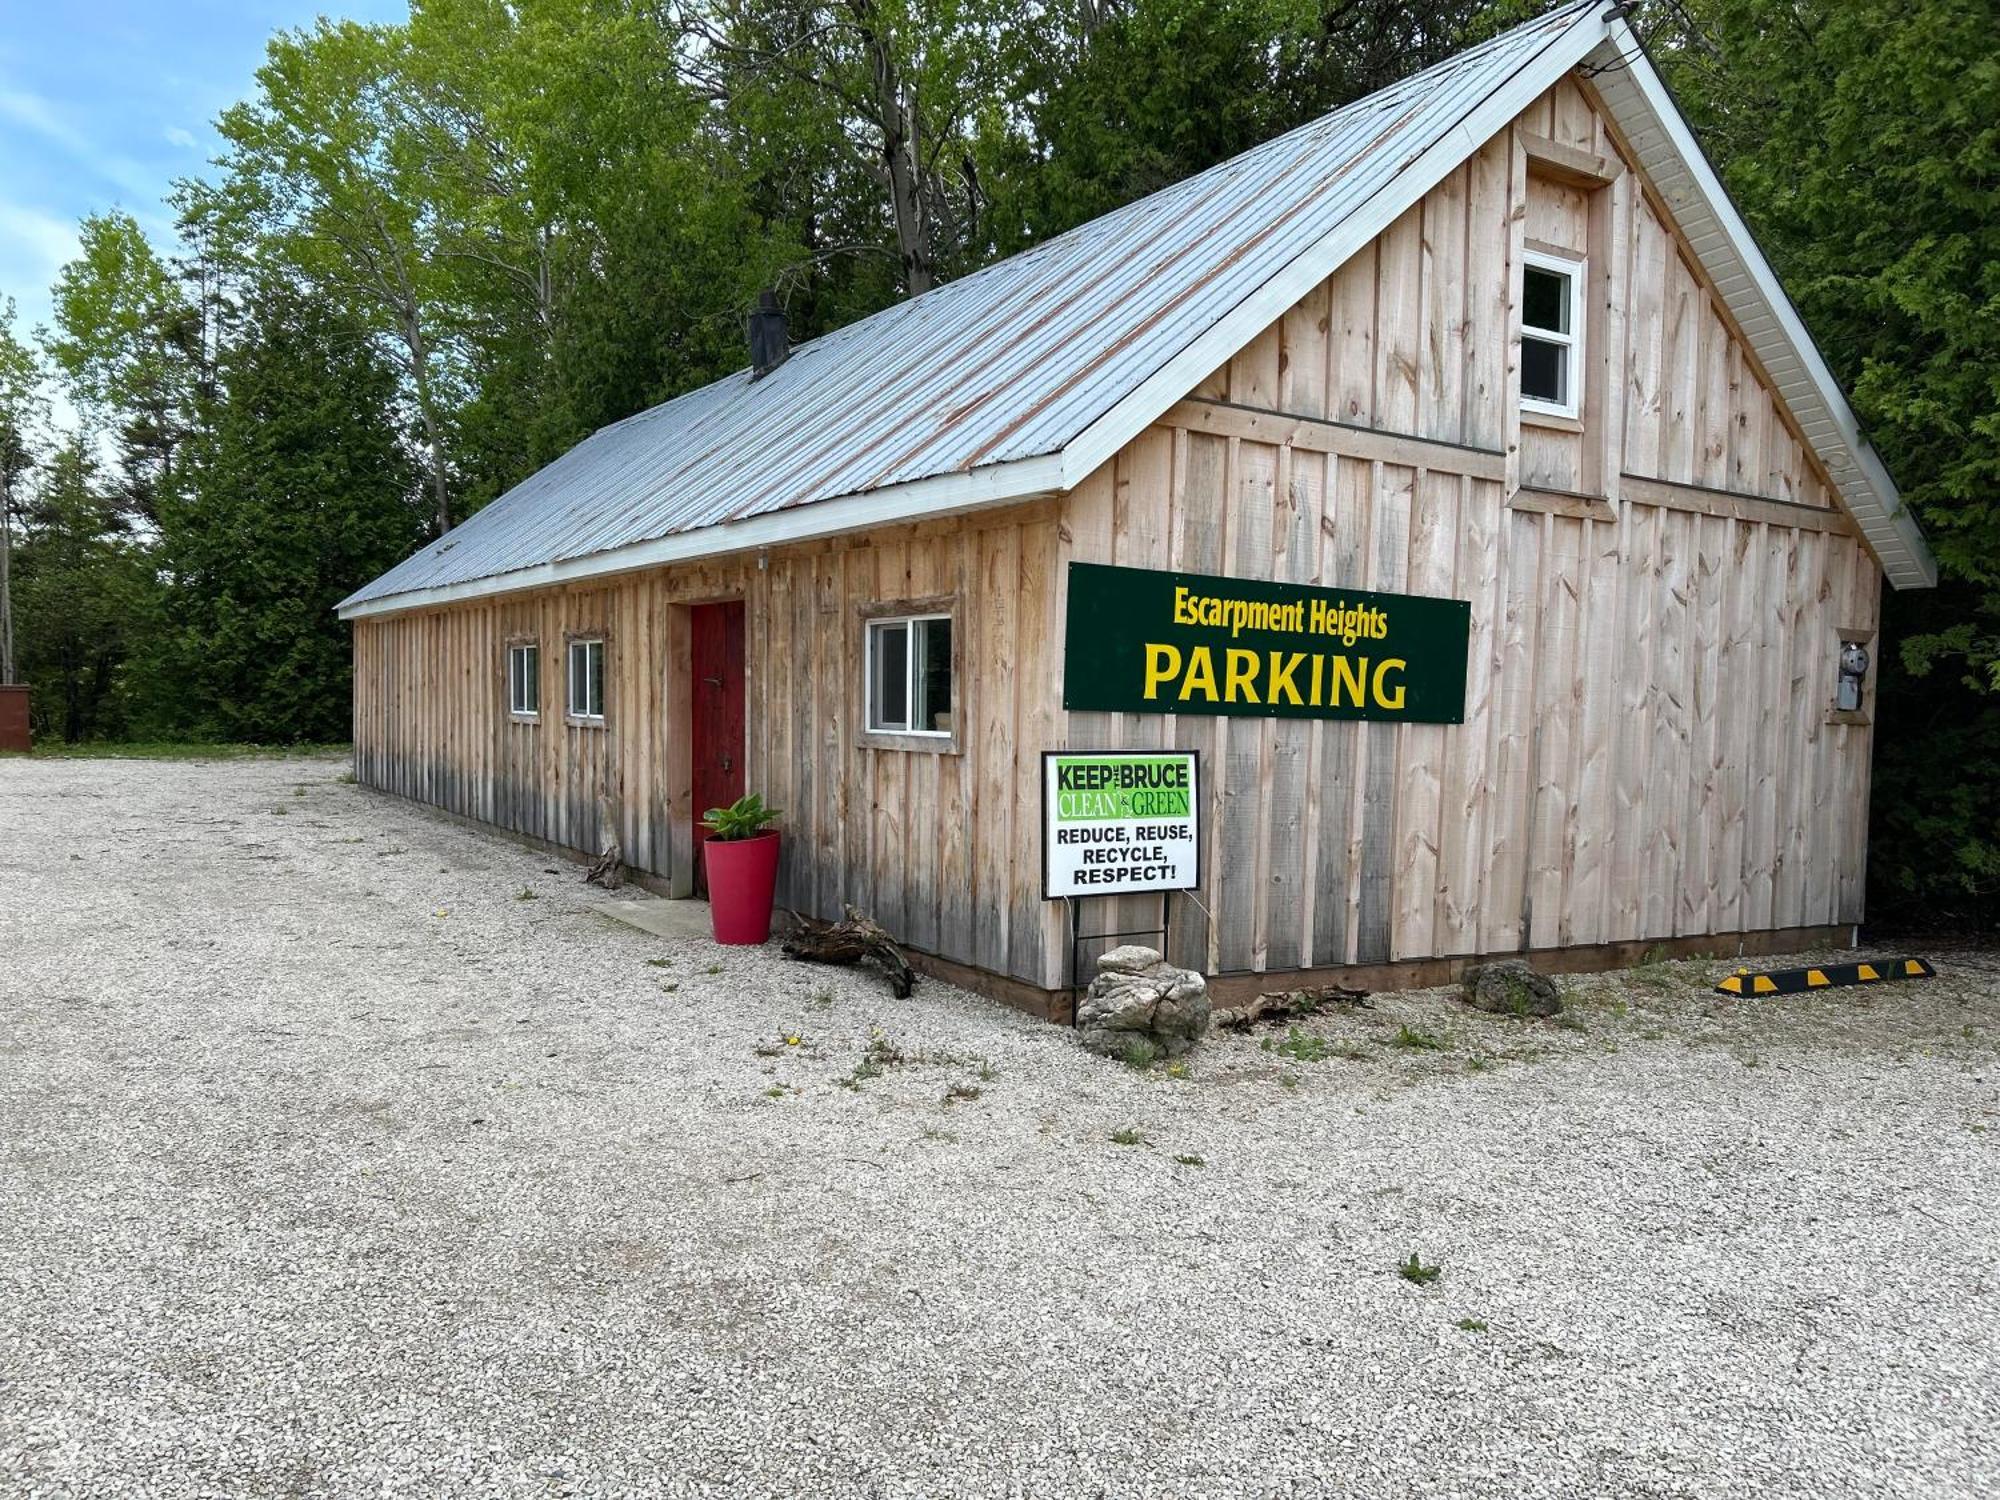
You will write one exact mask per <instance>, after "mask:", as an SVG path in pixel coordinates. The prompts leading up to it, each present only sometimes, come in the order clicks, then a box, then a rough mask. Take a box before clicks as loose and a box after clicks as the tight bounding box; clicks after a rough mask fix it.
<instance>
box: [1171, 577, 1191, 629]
mask: <svg viewBox="0 0 2000 1500" xmlns="http://www.w3.org/2000/svg"><path fill="white" fill-rule="evenodd" d="M1174 623H1175V624H1176V625H1192V624H1194V623H1195V620H1194V614H1193V611H1192V610H1190V609H1189V608H1188V589H1187V585H1186V584H1184V583H1177V584H1175V585H1174Z"/></svg>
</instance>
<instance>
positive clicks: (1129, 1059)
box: [1118, 1036, 1160, 1073]
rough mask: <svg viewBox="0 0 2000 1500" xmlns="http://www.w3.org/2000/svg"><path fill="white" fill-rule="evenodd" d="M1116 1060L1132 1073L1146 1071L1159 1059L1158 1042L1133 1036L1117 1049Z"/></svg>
mask: <svg viewBox="0 0 2000 1500" xmlns="http://www.w3.org/2000/svg"><path fill="white" fill-rule="evenodd" d="M1118 1060H1119V1061H1120V1062H1122V1063H1123V1064H1125V1066H1126V1067H1128V1068H1130V1069H1131V1070H1132V1071H1133V1072H1134V1073H1146V1072H1150V1071H1151V1070H1152V1067H1153V1064H1154V1063H1156V1062H1158V1061H1159V1060H1160V1044H1159V1043H1158V1042H1154V1041H1149V1040H1148V1039H1147V1038H1145V1037H1143V1036H1135V1037H1133V1038H1132V1040H1131V1041H1129V1042H1127V1043H1126V1044H1125V1045H1124V1046H1122V1047H1120V1048H1119V1049H1118Z"/></svg>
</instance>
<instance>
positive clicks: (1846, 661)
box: [1833, 641, 1868, 713]
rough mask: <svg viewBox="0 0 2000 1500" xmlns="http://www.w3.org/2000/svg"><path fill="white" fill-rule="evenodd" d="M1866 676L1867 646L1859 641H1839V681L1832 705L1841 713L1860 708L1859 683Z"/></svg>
mask: <svg viewBox="0 0 2000 1500" xmlns="http://www.w3.org/2000/svg"><path fill="white" fill-rule="evenodd" d="M1867 677H1868V648H1867V647H1866V646H1864V645H1862V644H1861V642H1859V641H1842V642H1841V643H1840V682H1839V685H1838V686H1837V687H1836V688H1835V689H1834V695H1833V706H1834V707H1835V708H1837V709H1839V710H1840V711H1841V712H1843V713H1857V712H1859V711H1860V708H1861V685H1862V683H1863V682H1864V681H1866V679H1867Z"/></svg>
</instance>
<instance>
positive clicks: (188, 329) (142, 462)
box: [46, 212, 201, 519]
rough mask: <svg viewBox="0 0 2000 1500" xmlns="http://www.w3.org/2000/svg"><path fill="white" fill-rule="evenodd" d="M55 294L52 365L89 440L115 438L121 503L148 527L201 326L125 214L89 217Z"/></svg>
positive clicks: (182, 416)
mask: <svg viewBox="0 0 2000 1500" xmlns="http://www.w3.org/2000/svg"><path fill="white" fill-rule="evenodd" d="M78 240H79V242H80V245H81V249H80V250H79V252H78V254H77V257H76V259H74V260H72V261H70V262H69V263H68V264H66V265H65V266H63V268H62V270H61V272H60V273H58V275H57V277H56V284H55V288H54V304H55V328H54V330H53V331H52V332H50V333H49V334H48V335H47V339H46V342H47V348H48V354H49V359H50V362H51V363H52V364H53V365H54V366H55V368H56V370H57V371H58V372H59V373H60V374H61V375H62V377H63V378H64V380H65V381H66V382H67V384H68V386H69V391H70V395H71V398H72V400H73V401H74V404H75V406H76V409H77V411H78V413H79V414H80V416H81V417H82V419H83V423H84V432H85V433H86V435H90V436H95V435H96V434H99V433H106V434H109V435H111V436H113V437H115V438H116V440H117V442H118V445H119V451H120V454H121V456H122V459H123V469H124V494H123V497H122V498H123V503H124V504H125V505H126V506H127V507H128V508H130V509H131V510H132V511H133V512H135V513H136V514H138V515H140V516H143V517H146V518H148V519H150V518H151V517H152V516H153V514H154V512H155V509H156V507H157V505H158V499H159V494H160V491H161V490H162V489H163V488H164V487H165V486H167V485H169V484H171V483H172V482H173V478H174V461H175V455H176V453H177V452H178V450H179V448H180V445H181V443H182V441H183V440H184V439H185V437H186V435H187V431H188V426H189V423H190V420H191V403H192V400H193V394H194V381H193V372H194V368H195V364H196V361H197V358H198V356H199V353H200V341H201V338H200V335H201V327H200V318H199V316H198V314H197V313H196V312H195V310H194V309H192V308H190V307H189V306H188V304H187V302H186V300H185V299H184V298H183V297H182V296H181V289H180V286H179V284H178V283H177V281H176V279H175V277H174V274H173V272H172V271H171V270H170V269H169V268H168V266H167V264H166V262H165V261H163V260H162V259H161V258H160V256H159V254H158V253H157V252H156V251H155V250H154V249H153V246H152V244H151V242H150V241H148V240H147V238H146V235H145V232H144V231H143V230H141V229H140V227H139V223H138V221H137V220H136V219H134V218H133V217H132V216H131V215H130V214H127V213H122V212H113V213H108V214H90V215H87V216H86V217H85V218H84V220H83V223H82V225H81V226H80V227H79V229H78Z"/></svg>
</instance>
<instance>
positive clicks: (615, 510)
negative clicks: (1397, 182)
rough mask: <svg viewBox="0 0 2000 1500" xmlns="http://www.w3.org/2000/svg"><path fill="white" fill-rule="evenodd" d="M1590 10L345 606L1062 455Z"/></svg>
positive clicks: (608, 435)
mask: <svg viewBox="0 0 2000 1500" xmlns="http://www.w3.org/2000/svg"><path fill="white" fill-rule="evenodd" d="M1588 9H1589V6H1588V3H1587V0H1586V3H1585V4H1582V5H1577V6H1571V7H1566V8H1564V9H1562V10H1559V11H1555V12H1552V13H1551V14H1549V15H1547V16H1544V17H1541V18H1540V19H1538V20H1536V21H1533V22H1530V23H1528V24H1527V25H1525V26H1521V27H1517V28H1516V29H1514V30H1512V31H1510V32H1507V33H1505V34H1504V35H1502V36H1499V37H1497V38H1495V39H1494V40H1492V41H1490V42H1487V43H1485V44H1483V45H1481V46H1478V47H1475V48H1472V49H1471V50H1469V51H1466V52H1463V53H1461V54H1459V55H1458V56H1456V57H1453V58H1451V59H1449V60H1447V61H1446V62H1444V63H1441V64H1439V65H1438V66H1436V67H1434V68H1431V69H1429V70H1428V71H1426V72H1423V73H1419V74H1417V75H1415V76H1414V77H1411V78H1409V79H1406V80H1405V81H1403V82H1402V83H1399V84H1397V85H1395V86H1394V87H1391V88H1388V89H1385V90H1383V91H1382V92H1380V93H1377V94H1373V95H1371V96H1369V97H1368V98H1366V99H1363V100H1360V101H1358V102H1356V103H1354V104H1351V105H1349V106H1347V107H1346V108H1345V109H1341V110H1337V111H1336V112H1334V113H1333V114H1330V115H1327V116H1325V117H1324V118H1322V119H1319V120H1316V121H1314V122H1313V123H1311V124H1309V125H1305V126H1302V127H1301V128H1299V129H1297V130H1294V131H1292V132H1291V133H1289V134H1287V135H1284V136H1280V137H1278V138H1277V139H1275V140H1272V141H1268V142H1266V143H1265V144H1264V145H1261V146H1258V147H1256V148H1255V149H1253V150H1250V151H1247V152H1245V153H1244V154H1243V155H1241V156H1239V157H1236V158H1235V159H1233V160H1231V161H1228V162H1224V163H1223V164H1221V165H1220V166H1217V167H1213V168H1211V169H1210V170H1208V171H1206V172H1203V173H1201V174H1200V175H1198V176H1195V177H1191V178H1189V179H1187V180H1186V181H1184V182H1181V183H1178V184H1176V185H1175V186H1173V187H1170V188H1167V189H1166V190H1164V191H1162V192H1159V193H1155V194H1153V195H1152V196H1151V197H1148V198H1143V199H1141V200H1139V201H1138V202H1136V203H1132V204H1128V205H1127V206H1126V207H1124V208H1122V209H1119V210H1117V211H1116V212H1113V213H1110V214H1107V215H1105V216H1104V217H1102V218H1099V219H1095V220H1093V221H1091V222H1090V223H1088V224H1085V225H1082V226H1081V227H1079V228H1077V229H1074V230H1071V231H1070V232H1069V233H1067V234H1064V235H1061V236H1059V237H1057V238H1055V239H1052V240H1049V241H1048V242H1046V243H1045V244H1042V245H1039V246H1036V247H1035V248H1033V249H1030V250H1027V251H1024V252H1023V253H1021V254H1019V255H1016V256H1013V257H1011V258H1009V259H1007V260H1004V261H1000V262H998V263H997V264H995V265H992V266H989V267H987V268H986V269H985V270H982V271H979V272H976V273H975V274H973V275H970V276H967V277H964V278H963V279H961V280H958V281H954V282H949V283H947V284H945V285H944V286H941V287H938V288H936V289H935V290H933V291H930V292H927V293H925V294H924V295H923V296H921V297H916V298H912V299H911V300H909V301H907V302H902V303H899V304H897V305H895V306H893V307H889V308H885V309H884V310H883V311H881V312H879V313H876V314H874V315H873V316H871V317H868V318H864V319H862V320H861V321H860V322H858V323H854V324H852V325H850V326H849V327H846V328H843V329H840V330H839V331H837V332H835V333H831V334H828V335H826V336H825V337H823V338H819V339H815V340H813V341H812V342H810V343H806V344H802V345H800V346H799V347H798V348H797V349H795V350H794V351H793V352H792V357H791V358H790V360H789V361H787V362H786V363H785V364H784V365H782V366H780V367H779V368H778V369H777V370H776V371H774V372H773V373H771V374H770V375H767V376H766V377H765V378H764V379H762V380H760V381H757V382H755V383H754V384H753V383H752V382H751V380H750V378H749V373H748V371H743V372H739V373H738V374H735V375H731V376H729V377H728V378H726V379H724V380H719V381H717V382H716V383H715V384H713V385H710V386H706V387H703V388H702V389H700V390H697V391H691V392H689V393H688V394H686V395H684V396H680V397H677V398H675V399H674V400H672V401H669V402H667V403H665V404H664V405H662V406H657V407H654V408H653V409H652V410H650V411H646V412H642V413H640V414H639V415H637V416H634V417H629V418H627V419H626V420H625V421H623V422H619V423H616V424H614V425H612V426H610V427H607V428H605V429H603V430H602V431H600V432H597V433H595V434H593V435H592V436H591V437H589V438H586V439H585V440H584V441H583V442H581V443H579V444H578V445H577V446H576V447H575V448H573V449H571V450H570V451H569V452H568V453H566V454H564V455H563V456H562V457H561V458H559V459H557V460H556V461H555V462H554V463H552V464H550V465H549V466H548V467H547V468H545V469H543V470H541V471H540V472H539V473H537V474H534V475H532V476H531V477H530V478H528V479H527V480H525V481H523V482H522V483H521V484H519V485H517V486H515V487H514V488H513V489H512V490H509V491H508V492H507V493H506V494H504V495H502V496H501V497H500V498H499V499H497V500H495V501H494V502H493V503H492V504H491V505H489V506H487V507H486V508H485V509H484V510H482V511H480V512H478V513H477V514H476V515H474V516H472V517H471V518H470V519H469V520H467V521H466V522H465V523H464V524H463V525H462V526H459V527H458V528H457V529H455V530H453V531H452V532H450V533H448V534H447V535H446V536H444V537H443V538H442V539H440V540H439V541H437V542H435V543H433V544H431V545H430V546H427V547H425V548H424V549H423V550H422V551H420V552H418V553H417V554H416V555H414V556H413V557H411V558H409V559H407V560H406V561H404V562H403V563H401V564H400V565H398V566H397V567H395V568H393V569H391V570H390V571H389V572H388V573H385V574H384V575H383V576H382V577H380V578H378V579H376V580H375V581H374V582H373V583H371V584H369V585H368V586H367V587H365V588H363V589H361V590H359V591H357V592H356V593H355V594H354V595H353V596H351V597H350V598H349V599H347V600H346V601H344V602H343V604H342V606H341V607H342V609H343V610H346V609H349V608H350V607H352V606H355V605H360V604H364V603H367V602H369V601H377V600H383V599H387V598H390V597H392V596H394V595H399V594H405V593H410V592H413V591H428V590H432V589H437V588H440V587H444V586H449V585H454V584H465V583H469V582H471V581H474V580H480V579H489V578H490V579H496V580H503V575H506V574H509V573H515V572H520V571H523V570H527V569H531V568H538V567H540V566H542V565H545V564H549V563H556V562H561V561H564V560H569V559H576V558H582V557H588V556H591V555H594V554H599V553H605V552H610V551H615V550H617V549H620V548H625V547H630V546H633V545H635V544H638V543H642V542H648V541H653V540H656V539H658V538H662V537H668V536H674V535H677V534H682V533H687V532H691V531H696V530H700V529H702V528H704V527H710V526H717V525H723V524H726V523H729V522H734V521H741V520H744V519H746V518H750V517H756V516H764V515H769V514H771V513H773V512H776V511H780V510H785V509H788V508H791V507H796V506H802V505H810V504H813V503H814V502H817V501H824V500H831V499H836V498H838V497H841V496H848V495H859V494H864V493H867V492H869V491H873V490H879V489H881V488H883V487H885V486H889V485H894V484H900V483H904V482H908V481H912V480H920V479H926V478H930V477H933V476H937V475H944V474H951V473H961V472H966V471H971V470H975V469H978V468H982V467H985V466H989V465H999V464H1004V463H1008V462H1010V461H1014V460H1019V459H1024V458H1031V457H1036V456H1039V455H1045V454H1052V453H1057V452H1060V451H1061V450H1062V448H1063V447H1064V446H1065V445H1066V444H1068V443H1069V442H1070V441H1071V440H1073V439H1074V438H1076V437H1077V435H1078V434H1080V433H1081V432H1083V431H1084V430H1085V429H1086V428H1088V427H1089V425H1090V424H1091V423H1092V422H1093V421H1094V420H1096V419H1097V418H1099V417H1101V416H1103V415H1104V414H1105V413H1106V412H1107V411H1108V410H1110V408H1111V407H1112V406H1114V405H1115V404H1116V403H1117V402H1118V401H1119V400H1120V399H1121V398H1122V397H1124V396H1125V395H1127V394H1128V393H1129V392H1131V391H1132V390H1133V388H1134V387H1136V386H1137V385H1139V383H1140V382H1142V381H1143V380H1144V379H1145V378H1146V377H1147V376H1149V375H1151V374H1152V373H1153V372H1154V371H1156V370H1158V369H1159V368H1160V367H1161V366H1162V365H1164V364H1166V363H1167V362H1168V361H1169V360H1170V359H1171V358H1172V357H1173V356H1174V355H1175V354H1177V353H1179V352H1180V351H1181V350H1182V349H1183V348H1185V347H1186V346H1187V345H1188V344H1189V343H1190V342H1191V341H1192V340H1194V339H1195V338H1196V337H1197V336H1198V335H1199V334H1201V333H1202V332H1204V331H1205V330H1207V329H1208V328H1210V327H1212V326H1213V325H1214V324H1215V323H1216V322H1217V321H1218V320H1219V319H1221V318H1223V317H1224V316H1225V315H1227V314H1228V313H1229V312H1230V311H1231V310H1232V309H1233V308H1235V307H1236V306H1237V305H1238V304H1240V303H1242V302H1243V301H1244V300H1245V298H1246V297H1248V296H1249V295H1250V294H1251V293H1253V292H1254V291H1255V290H1256V289H1257V288H1259V287H1260V286H1262V285H1263V284H1264V283H1265V282H1267V281H1268V280H1270V279H1271V278H1272V277H1273V276H1274V275H1275V274H1277V273H1278V272H1279V271H1280V270H1282V269H1284V268H1285V267H1287V266H1289V265H1290V264H1291V263H1292V262H1294V261H1295V260H1297V259H1298V257H1299V256H1300V255H1301V254H1302V253H1303V252H1305V251H1306V250H1307V249H1309V248H1310V247H1311V246H1312V245H1313V244H1314V243H1315V242H1316V241H1318V240H1320V239H1322V238H1323V237H1325V236H1326V235H1327V234H1329V233H1330V232H1331V231H1332V230H1334V229H1335V228H1336V227H1338V225H1339V224H1340V223H1341V222H1342V221H1343V220H1344V219H1346V218H1347V217H1348V216H1349V215H1350V214H1352V213H1353V212H1354V211H1355V210H1356V209H1357V208H1358V207H1360V206H1361V205H1362V204H1365V203H1367V202H1368V201H1369V199H1370V198H1371V197H1373V195H1374V194H1375V193H1376V192H1377V191H1379V190H1380V189H1381V188H1382V187H1383V186H1384V185H1385V184H1386V183H1388V182H1389V181H1391V180H1392V179H1394V178H1395V177H1396V175H1397V174H1398V173H1399V172H1400V171H1402V169H1403V168H1404V167H1406V166H1407V165H1408V164H1409V163H1410V162H1411V161H1412V160H1414V159H1415V158H1416V157H1417V156H1419V155H1421V154H1422V153H1423V152H1424V151H1425V150H1427V149H1429V148H1430V147H1432V146H1433V145H1435V144H1436V143H1437V142H1439V141H1440V140H1441V139H1443V138H1444V137H1445V135H1446V134H1447V133H1448V132H1449V131H1450V130H1451V129H1452V128H1453V127H1454V126H1456V125H1457V124H1459V123H1460V122H1461V121H1462V120H1464V118H1465V117H1466V116H1467V115H1468V114H1469V113H1470V112H1471V111H1472V110H1473V109H1474V108H1475V107H1476V106H1477V105H1478V104H1479V103H1480V102H1481V101H1482V100H1484V99H1485V98H1487V97H1488V96H1489V95H1490V94H1492V92H1493V91H1494V90H1495V89H1496V88H1498V87H1500V86H1501V85H1502V84H1503V83H1505V82H1506V81H1507V80H1509V79H1511V78H1513V77H1514V76H1515V75H1517V74H1519V73H1520V72H1521V71H1522V70H1523V69H1524V68H1528V67H1530V66H1531V65H1533V64H1534V63H1535V62H1536V61H1537V60H1538V59H1539V58H1540V57H1541V56H1542V55H1543V53H1544V52H1545V51H1546V50H1547V49H1548V48H1549V47H1550V45H1551V44H1552V43H1553V42H1555V41H1556V40H1557V39H1558V38H1559V37H1560V36H1561V35H1562V34H1563V33H1564V32H1565V31H1566V30H1568V29H1569V28H1570V27H1571V26H1573V25H1574V24H1576V23H1577V22H1579V21H1580V20H1584V19H1588V15H1587V12H1588ZM1477 144H1478V142H1476V141H1473V142H1469V143H1468V147H1467V149H1468V151H1469V150H1470V149H1471V148H1472V147H1474V146H1476V145H1477ZM505 586H506V584H505V582H504V581H498V582H497V583H496V587H505Z"/></svg>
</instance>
